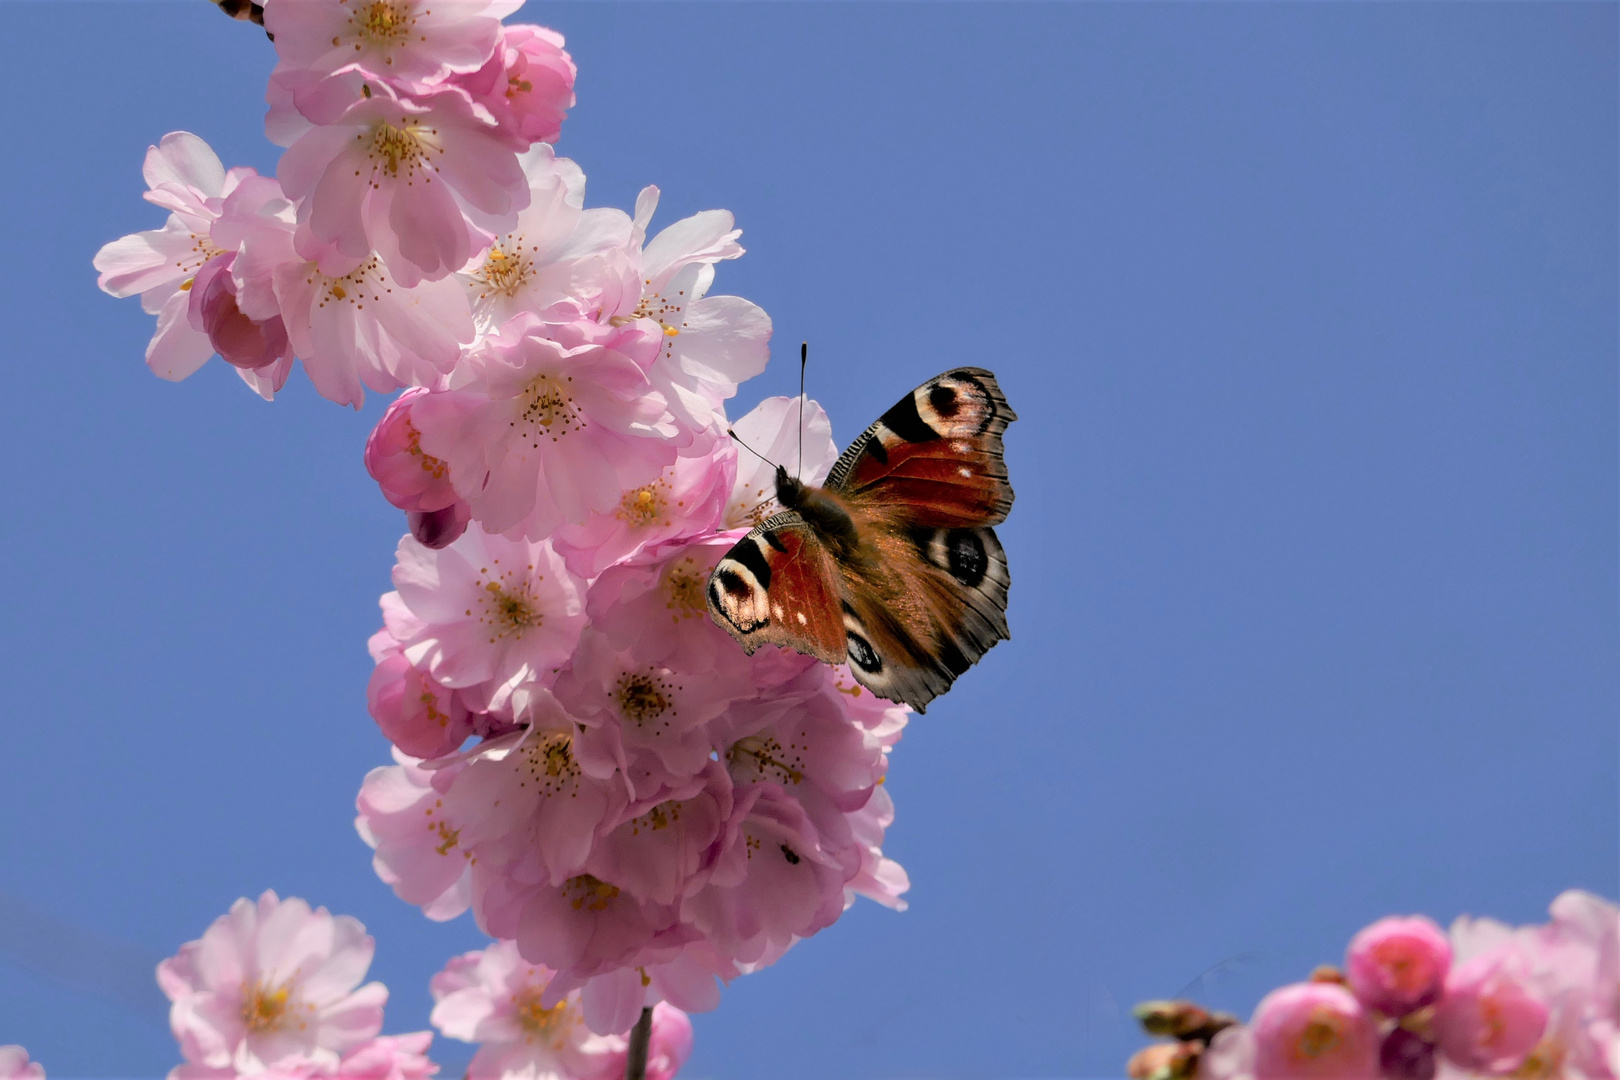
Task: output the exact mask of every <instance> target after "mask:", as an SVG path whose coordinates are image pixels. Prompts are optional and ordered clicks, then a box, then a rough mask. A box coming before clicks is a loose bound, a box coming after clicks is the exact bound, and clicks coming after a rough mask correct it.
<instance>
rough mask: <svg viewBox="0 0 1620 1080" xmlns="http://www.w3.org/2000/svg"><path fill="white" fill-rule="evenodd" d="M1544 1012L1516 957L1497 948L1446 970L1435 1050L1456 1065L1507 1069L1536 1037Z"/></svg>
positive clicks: (1494, 1070)
mask: <svg viewBox="0 0 1620 1080" xmlns="http://www.w3.org/2000/svg"><path fill="white" fill-rule="evenodd" d="M1547 1015H1548V1014H1547V1005H1546V1002H1545V1001H1543V1000H1542V998H1541V996H1540V995H1539V994H1538V993H1537V992H1536V990H1535V989H1534V987H1533V986H1532V985H1531V981H1530V973H1529V972H1528V971H1527V970H1525V966H1524V964H1523V963H1522V961H1521V960H1520V959H1519V957H1517V956H1516V955H1514V954H1513V953H1512V952H1507V951H1498V952H1493V953H1487V954H1486V955H1484V956H1476V957H1475V958H1473V959H1472V960H1469V961H1467V962H1465V963H1462V964H1459V965H1458V966H1456V967H1454V968H1452V969H1451V973H1450V974H1449V975H1448V976H1447V977H1446V986H1445V993H1444V995H1443V996H1442V997H1441V999H1440V1004H1439V1005H1438V1006H1436V1008H1435V1014H1434V1031H1435V1036H1436V1039H1437V1041H1438V1043H1439V1046H1440V1052H1441V1053H1442V1054H1444V1055H1445V1056H1446V1057H1447V1058H1448V1059H1449V1060H1451V1061H1452V1062H1454V1063H1456V1064H1457V1065H1460V1066H1462V1067H1463V1068H1466V1069H1478V1070H1480V1071H1483V1072H1489V1073H1503V1072H1511V1071H1513V1070H1514V1069H1516V1068H1518V1067H1519V1065H1521V1064H1522V1063H1523V1062H1524V1059H1525V1057H1526V1055H1528V1054H1529V1053H1530V1051H1531V1050H1532V1049H1533V1048H1534V1047H1535V1045H1536V1044H1537V1043H1538V1042H1540V1041H1541V1036H1542V1034H1543V1032H1545V1031H1546V1029H1547Z"/></svg>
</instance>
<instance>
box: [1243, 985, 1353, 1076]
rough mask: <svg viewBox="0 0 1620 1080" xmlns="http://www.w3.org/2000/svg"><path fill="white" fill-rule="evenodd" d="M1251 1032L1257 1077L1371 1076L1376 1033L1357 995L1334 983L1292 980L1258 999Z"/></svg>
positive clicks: (1251, 1023)
mask: <svg viewBox="0 0 1620 1080" xmlns="http://www.w3.org/2000/svg"><path fill="white" fill-rule="evenodd" d="M1249 1026H1250V1027H1251V1028H1252V1029H1253V1030H1254V1039H1255V1066H1254V1068H1255V1076H1256V1078H1257V1080H1298V1078H1303V1077H1334V1078H1336V1080H1371V1078H1372V1077H1374V1076H1376V1075H1377V1072H1378V1034H1377V1032H1376V1030H1374V1028H1373V1024H1372V1020H1371V1018H1370V1017H1368V1015H1367V1013H1366V1010H1364V1009H1363V1008H1362V1007H1361V1003H1360V1002H1359V1001H1357V1000H1356V998H1355V995H1353V994H1351V993H1350V991H1349V990H1346V989H1345V988H1344V987H1342V986H1339V985H1337V984H1336V983H1323V982H1306V983H1294V984H1292V985H1289V986H1284V987H1281V988H1280V989H1277V990H1273V991H1272V992H1271V993H1269V994H1267V995H1266V996H1265V997H1264V998H1262V999H1261V1001H1260V1004H1259V1006H1258V1007H1256V1009H1255V1010H1254V1019H1253V1020H1252V1021H1251V1022H1250V1025H1249Z"/></svg>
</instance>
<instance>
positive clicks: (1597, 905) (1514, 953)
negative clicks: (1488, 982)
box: [1437, 890, 1620, 1078]
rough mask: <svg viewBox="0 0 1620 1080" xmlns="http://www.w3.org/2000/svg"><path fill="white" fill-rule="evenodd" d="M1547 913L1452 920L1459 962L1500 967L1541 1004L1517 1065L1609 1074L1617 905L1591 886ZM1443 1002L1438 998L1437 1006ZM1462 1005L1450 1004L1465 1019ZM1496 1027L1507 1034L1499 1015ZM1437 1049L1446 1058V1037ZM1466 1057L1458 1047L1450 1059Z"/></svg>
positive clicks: (1615, 1045) (1615, 1054)
mask: <svg viewBox="0 0 1620 1080" xmlns="http://www.w3.org/2000/svg"><path fill="white" fill-rule="evenodd" d="M1552 916H1553V919H1552V922H1550V923H1548V924H1546V925H1543V926H1525V927H1518V928H1514V927H1509V926H1505V925H1504V924H1502V923H1500V922H1497V921H1495V920H1492V919H1470V918H1459V919H1458V920H1457V921H1456V922H1455V923H1453V924H1452V928H1451V941H1452V946H1453V948H1454V949H1455V951H1456V955H1457V957H1458V959H1459V960H1460V961H1464V962H1466V964H1468V965H1476V966H1480V965H1483V966H1492V967H1495V968H1497V969H1499V970H1500V971H1502V972H1504V973H1506V975H1505V977H1506V979H1507V981H1508V982H1510V983H1512V984H1516V985H1517V986H1518V988H1519V990H1521V991H1522V992H1523V994H1524V995H1525V996H1528V997H1530V998H1532V999H1533V1000H1534V1001H1536V1002H1539V1003H1540V1004H1541V1005H1542V1006H1544V1007H1545V1010H1546V1014H1545V1018H1546V1022H1545V1027H1544V1029H1543V1031H1542V1034H1541V1037H1540V1038H1539V1040H1537V1041H1536V1042H1535V1045H1534V1046H1533V1047H1531V1048H1530V1049H1529V1050H1528V1052H1527V1054H1525V1055H1524V1060H1523V1064H1522V1065H1519V1066H1517V1068H1519V1069H1522V1070H1524V1071H1526V1072H1527V1073H1534V1074H1537V1075H1541V1074H1545V1073H1553V1072H1558V1071H1560V1070H1561V1071H1562V1072H1564V1073H1565V1074H1566V1075H1571V1076H1584V1077H1594V1078H1595V1077H1612V1076H1614V1075H1616V1066H1617V1065H1620V1036H1617V1034H1616V1020H1617V1017H1620V1002H1617V1000H1616V999H1617V997H1620V991H1617V990H1616V986H1617V985H1620V979H1617V978H1616V973H1617V971H1620V911H1617V909H1616V908H1615V906H1614V905H1612V904H1609V903H1608V902H1607V901H1604V900H1601V899H1599V898H1598V897H1595V896H1592V895H1591V894H1590V893H1582V892H1579V891H1573V890H1572V891H1570V892H1567V893H1564V894H1563V895H1561V896H1559V897H1558V898H1557V899H1556V900H1554V901H1553V904H1552ZM1512 996H1513V995H1512V994H1510V998H1511V997H1512ZM1446 1004H1447V1003H1446V1002H1445V1001H1442V1003H1441V1008H1442V1009H1444V1008H1445V1007H1446ZM1465 1006H1466V1001H1464V1000H1462V999H1459V1002H1458V1004H1457V1005H1456V1006H1455V1008H1456V1009H1458V1010H1461V1011H1462V1012H1463V1016H1462V1021H1463V1022H1464V1023H1465V1022H1466V1019H1467V1017H1466V1010H1465ZM1530 1011H1532V1012H1533V1011H1534V1010H1533V1008H1532V1009H1531V1010H1530ZM1504 1015H1506V1014H1505V1013H1504ZM1520 1019H1521V1020H1522V1019H1523V1017H1522V1015H1521V1017H1520ZM1437 1020H1438V1017H1437ZM1501 1030H1502V1032H1503V1034H1507V1033H1508V1025H1507V1024H1506V1022H1505V1021H1504V1022H1503V1024H1502V1025H1501ZM1441 1049H1442V1051H1447V1055H1448V1057H1451V1055H1450V1053H1449V1049H1448V1046H1447V1045H1446V1043H1445V1042H1442V1045H1441ZM1469 1058H1470V1052H1468V1051H1461V1052H1459V1055H1458V1056H1456V1057H1454V1058H1452V1060H1454V1061H1456V1062H1457V1063H1458V1064H1459V1065H1461V1066H1462V1067H1468V1066H1467V1065H1466V1061H1467V1060H1469Z"/></svg>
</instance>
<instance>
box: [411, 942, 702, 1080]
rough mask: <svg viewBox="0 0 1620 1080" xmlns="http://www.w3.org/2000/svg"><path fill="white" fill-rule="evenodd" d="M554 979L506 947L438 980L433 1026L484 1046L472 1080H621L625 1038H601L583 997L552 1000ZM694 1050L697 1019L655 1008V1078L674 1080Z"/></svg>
mask: <svg viewBox="0 0 1620 1080" xmlns="http://www.w3.org/2000/svg"><path fill="white" fill-rule="evenodd" d="M554 974H555V973H554V972H552V971H551V970H550V969H549V968H546V967H545V966H544V965H539V964H533V963H530V962H528V961H527V960H525V959H524V958H523V957H522V956H520V955H519V954H518V951H517V947H516V946H515V945H514V944H513V943H512V942H510V941H502V942H496V943H495V944H493V945H491V946H489V947H488V948H487V949H484V950H482V951H480V952H470V953H463V954H462V955H461V956H457V957H455V958H453V959H452V960H451V961H450V962H449V963H448V964H446V965H445V967H444V970H443V971H440V972H439V973H438V974H437V975H435V976H434V977H433V999H434V1001H435V1002H436V1004H435V1005H434V1007H433V1025H434V1026H435V1027H437V1028H438V1029H439V1031H440V1032H441V1033H442V1034H444V1035H445V1036H447V1037H448V1038H452V1039H460V1040H462V1041H464V1042H470V1043H478V1044H479V1047H478V1052H477V1053H476V1054H475V1055H473V1059H472V1062H471V1064H470V1065H468V1067H467V1077H468V1080H513V1078H517V1077H527V1078H533V1080H540V1078H544V1077H556V1078H560V1080H618V1078H619V1077H622V1076H623V1075H624V1068H625V1057H626V1054H627V1052H628V1040H627V1038H626V1037H625V1035H624V1033H622V1032H621V1033H616V1034H608V1035H597V1034H595V1033H593V1032H592V1031H591V1030H590V1028H589V1027H588V1026H587V1025H586V1024H585V1022H584V1015H583V1009H582V1007H581V1005H580V1001H579V993H578V992H577V991H575V992H572V993H568V994H565V995H562V996H561V997H560V998H557V999H556V1000H551V998H552V997H554V996H555V995H552V994H548V991H549V990H551V989H552V987H551V983H552V979H553V977H554ZM691 1052H692V1024H691V1021H689V1020H688V1019H687V1018H686V1014H685V1013H684V1012H682V1011H681V1010H679V1009H677V1008H675V1007H674V1006H672V1005H669V1004H668V1003H664V1002H661V1003H659V1005H658V1007H657V1008H656V1009H654V1010H653V1017H652V1037H651V1045H650V1052H649V1053H648V1055H647V1077H648V1080H670V1078H671V1077H673V1076H674V1075H675V1074H676V1073H677V1072H678V1071H679V1070H680V1067H681V1066H682V1065H683V1064H685V1062H686V1059H687V1057H688V1056H690V1054H691Z"/></svg>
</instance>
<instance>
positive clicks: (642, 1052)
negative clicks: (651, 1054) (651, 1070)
mask: <svg viewBox="0 0 1620 1080" xmlns="http://www.w3.org/2000/svg"><path fill="white" fill-rule="evenodd" d="M652 1012H653V1011H652V1010H651V1009H642V1010H641V1019H640V1020H637V1021H636V1026H635V1027H633V1028H631V1029H630V1058H629V1060H628V1061H626V1062H625V1064H624V1080H647V1044H648V1043H649V1042H651V1041H652Z"/></svg>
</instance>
